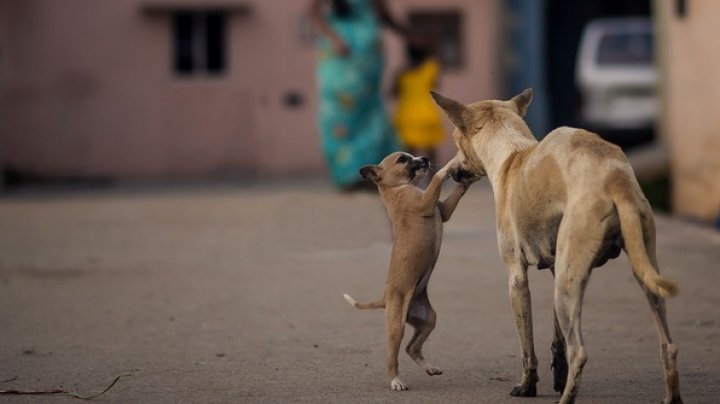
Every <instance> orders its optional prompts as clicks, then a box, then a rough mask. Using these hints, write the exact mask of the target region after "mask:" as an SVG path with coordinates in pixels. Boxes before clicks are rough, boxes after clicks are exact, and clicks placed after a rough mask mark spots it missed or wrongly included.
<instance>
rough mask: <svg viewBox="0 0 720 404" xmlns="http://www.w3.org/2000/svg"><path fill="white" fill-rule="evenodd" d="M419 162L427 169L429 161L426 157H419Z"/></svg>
mask: <svg viewBox="0 0 720 404" xmlns="http://www.w3.org/2000/svg"><path fill="white" fill-rule="evenodd" d="M420 161H421V162H422V164H423V165H424V166H425V167H428V166H429V165H430V159H428V158H427V157H420Z"/></svg>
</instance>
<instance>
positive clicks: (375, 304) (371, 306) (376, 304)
mask: <svg viewBox="0 0 720 404" xmlns="http://www.w3.org/2000/svg"><path fill="white" fill-rule="evenodd" d="M343 297H344V298H345V300H347V302H348V303H350V306H352V307H354V308H356V309H361V310H367V309H384V308H385V299H380V300H378V301H376V302H372V303H358V302H357V301H355V299H353V298H352V296H350V295H348V294H347V293H343Z"/></svg>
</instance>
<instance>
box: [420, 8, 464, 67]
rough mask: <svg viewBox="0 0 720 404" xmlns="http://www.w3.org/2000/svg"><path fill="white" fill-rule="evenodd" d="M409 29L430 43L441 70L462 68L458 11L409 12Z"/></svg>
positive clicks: (461, 45) (461, 39)
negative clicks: (441, 67)
mask: <svg viewBox="0 0 720 404" xmlns="http://www.w3.org/2000/svg"><path fill="white" fill-rule="evenodd" d="M408 21H409V23H410V27H411V29H412V30H413V31H414V32H418V33H421V35H422V36H423V37H425V38H428V39H429V40H430V41H431V42H432V46H433V48H434V49H433V50H434V54H435V56H436V57H437V58H438V59H439V61H440V63H441V64H442V66H443V68H446V69H460V68H462V67H463V53H464V52H463V37H462V32H463V30H462V16H461V14H460V12H459V11H454V10H452V11H411V12H410V13H409V15H408Z"/></svg>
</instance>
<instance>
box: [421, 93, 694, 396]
mask: <svg viewBox="0 0 720 404" xmlns="http://www.w3.org/2000/svg"><path fill="white" fill-rule="evenodd" d="M433 97H434V98H435V101H436V102H437V103H438V105H440V107H442V108H443V110H444V111H445V112H446V113H447V115H448V117H449V118H450V119H451V120H452V122H453V123H454V124H455V126H456V127H457V129H456V130H455V131H454V133H453V137H454V139H455V144H456V146H457V148H458V153H457V155H456V157H455V159H454V166H453V167H452V168H451V172H452V173H453V176H454V177H456V179H457V178H458V177H464V176H470V177H480V176H487V177H488V179H489V180H490V183H491V184H492V187H493V192H494V196H495V205H496V209H495V211H496V214H497V235H498V244H499V248H500V253H501V255H502V258H503V261H504V262H505V264H506V266H507V268H508V273H509V285H508V287H509V292H510V298H511V302H512V307H513V312H514V314H515V320H516V326H517V329H518V334H519V338H520V344H521V348H522V359H523V377H522V382H521V383H520V384H519V385H518V386H516V387H515V388H514V389H513V390H512V392H511V394H512V395H514V396H534V395H536V387H535V385H536V383H537V381H538V377H537V359H536V357H535V350H534V349H535V348H534V343H533V332H532V311H531V304H530V291H529V289H528V279H527V268H528V266H530V265H537V266H538V268H541V269H542V268H550V270H551V271H552V273H553V275H554V276H555V304H554V306H555V313H554V314H555V335H554V338H553V344H552V351H553V363H552V368H553V373H554V378H555V380H554V387H555V390H556V391H558V392H562V398H561V400H560V402H561V403H570V402H573V401H574V399H575V396H576V395H577V391H578V386H579V382H580V375H581V372H582V368H583V366H584V364H585V362H586V358H587V357H586V354H585V348H584V346H583V340H582V334H581V332H580V317H581V308H582V299H583V293H584V291H585V286H586V283H587V281H588V280H589V277H590V272H591V270H592V268H594V267H597V266H600V265H603V264H604V263H605V262H606V261H607V260H608V259H611V258H615V257H617V256H618V254H619V253H620V249H621V248H622V249H624V250H625V252H626V254H627V255H628V257H629V259H630V263H631V265H632V269H633V274H634V275H635V278H636V279H637V280H638V282H639V284H640V286H641V287H642V289H643V290H644V291H645V294H646V296H647V299H648V302H649V303H650V308H651V310H652V312H653V315H654V318H655V324H656V327H657V331H658V336H659V339H660V345H661V357H662V361H663V368H664V371H665V399H664V402H665V403H680V402H682V400H681V398H680V390H679V377H678V373H677V365H676V357H677V348H676V347H675V345H674V344H673V341H672V339H671V337H670V333H669V331H668V326H667V321H666V317H665V303H664V298H667V297H671V296H673V295H675V294H676V293H677V287H676V286H675V284H674V283H673V282H672V281H670V280H668V279H666V278H664V277H662V276H660V275H659V273H658V265H657V260H656V257H655V223H654V219H653V213H652V210H651V208H650V205H649V204H648V202H647V200H646V199H645V197H644V195H643V193H642V191H641V189H640V186H639V185H638V183H637V180H636V179H635V176H634V174H633V172H632V168H631V167H630V164H629V162H628V160H627V158H626V157H625V155H624V154H623V153H622V151H621V150H620V148H618V147H617V146H615V145H612V144H610V143H608V142H605V141H604V140H602V139H601V138H600V137H598V136H597V135H595V134H593V133H590V132H587V131H585V130H582V129H575V128H568V127H562V128H558V129H555V130H554V131H552V132H550V133H549V134H548V135H547V136H546V137H545V138H544V139H543V140H542V141H541V142H538V141H537V140H536V139H535V138H534V137H533V136H532V134H531V132H530V129H529V128H528V127H527V125H526V124H525V122H524V121H523V119H522V117H523V116H524V115H525V113H526V111H527V109H528V106H529V105H530V101H531V100H532V90H529V89H528V90H525V91H524V92H522V93H521V94H519V95H517V96H515V97H514V98H512V99H511V100H508V101H497V100H491V101H480V102H477V103H474V104H470V105H463V104H461V103H458V102H456V101H453V100H451V99H448V98H445V97H443V96H441V95H439V94H435V93H433ZM566 349H567V356H566V354H565V352H566ZM568 365H569V366H568ZM568 372H569V373H568Z"/></svg>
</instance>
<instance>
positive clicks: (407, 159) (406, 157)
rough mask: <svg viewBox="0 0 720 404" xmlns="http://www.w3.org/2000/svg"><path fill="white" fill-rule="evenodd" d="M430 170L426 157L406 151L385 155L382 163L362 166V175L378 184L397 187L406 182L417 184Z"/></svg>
mask: <svg viewBox="0 0 720 404" xmlns="http://www.w3.org/2000/svg"><path fill="white" fill-rule="evenodd" d="M429 170H430V161H429V160H428V159H427V158H426V157H415V156H413V155H412V154H409V153H405V152H395V153H391V154H389V155H388V156H387V157H385V158H384V159H383V160H382V161H381V162H380V164H377V165H375V164H372V165H366V166H363V167H362V168H360V175H361V176H362V177H363V178H364V179H365V180H370V181H372V182H374V183H376V184H378V185H382V186H386V187H397V186H401V185H406V184H412V185H417V184H418V182H420V180H421V179H422V178H423V177H425V175H427V173H428V171H429Z"/></svg>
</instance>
